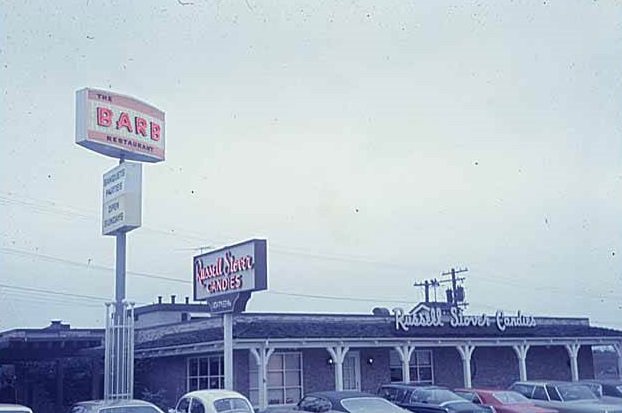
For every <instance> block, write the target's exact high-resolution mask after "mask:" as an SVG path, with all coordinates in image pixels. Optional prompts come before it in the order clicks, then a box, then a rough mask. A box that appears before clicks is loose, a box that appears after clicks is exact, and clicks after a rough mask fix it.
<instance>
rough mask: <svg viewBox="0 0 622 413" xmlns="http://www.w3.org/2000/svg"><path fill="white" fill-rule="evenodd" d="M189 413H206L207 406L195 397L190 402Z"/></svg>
mask: <svg viewBox="0 0 622 413" xmlns="http://www.w3.org/2000/svg"><path fill="white" fill-rule="evenodd" d="M189 413H205V406H204V405H203V402H202V401H201V400H199V399H197V398H196V397H193V398H192V400H191V401H190V411H189Z"/></svg>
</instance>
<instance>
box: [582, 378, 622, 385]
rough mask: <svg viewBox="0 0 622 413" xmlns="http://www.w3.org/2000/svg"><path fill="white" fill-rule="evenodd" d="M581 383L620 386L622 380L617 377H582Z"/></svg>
mask: <svg viewBox="0 0 622 413" xmlns="http://www.w3.org/2000/svg"><path fill="white" fill-rule="evenodd" d="M579 383H597V384H606V385H610V386H619V385H620V384H622V380H615V379H600V380H599V379H582V380H579Z"/></svg>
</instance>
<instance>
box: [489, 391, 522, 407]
mask: <svg viewBox="0 0 622 413" xmlns="http://www.w3.org/2000/svg"><path fill="white" fill-rule="evenodd" d="M492 397H494V398H495V399H497V400H499V402H500V403H502V404H512V403H529V399H528V398H526V397H525V396H523V395H522V394H520V393H517V392H514V391H500V392H494V393H493V394H492Z"/></svg>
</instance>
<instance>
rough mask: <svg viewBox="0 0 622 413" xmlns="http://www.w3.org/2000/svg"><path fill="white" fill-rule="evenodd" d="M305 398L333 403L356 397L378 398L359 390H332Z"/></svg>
mask: <svg viewBox="0 0 622 413" xmlns="http://www.w3.org/2000/svg"><path fill="white" fill-rule="evenodd" d="M305 396H311V397H324V398H326V399H329V400H330V401H332V402H339V401H341V400H345V399H352V398H356V397H373V398H378V396H376V395H375V394H371V393H367V392H362V391H357V390H331V391H316V392H313V393H307V394H306V395H305Z"/></svg>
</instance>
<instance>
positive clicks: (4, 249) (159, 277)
mask: <svg viewBox="0 0 622 413" xmlns="http://www.w3.org/2000/svg"><path fill="white" fill-rule="evenodd" d="M0 252H5V253H7V254H13V255H25V256H32V257H37V258H41V259H44V260H47V261H52V262H59V263H63V264H68V265H73V266H77V267H81V268H92V269H96V270H100V271H114V269H113V268H112V267H105V266H103V265H97V264H85V263H83V262H78V261H72V260H68V259H66V258H59V257H54V256H51V255H45V254H40V253H38V252H30V251H24V250H18V249H14V248H7V247H0ZM127 273H128V274H131V275H135V276H137V277H145V278H152V279H157V280H163V281H172V282H177V283H183V284H190V283H191V281H189V280H181V279H179V278H174V277H169V276H165V275H156V274H150V273H145V272H137V271H127Z"/></svg>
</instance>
